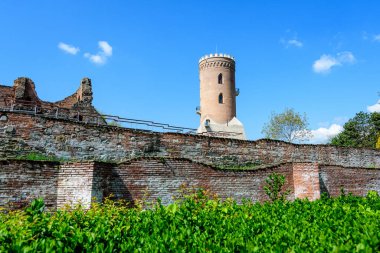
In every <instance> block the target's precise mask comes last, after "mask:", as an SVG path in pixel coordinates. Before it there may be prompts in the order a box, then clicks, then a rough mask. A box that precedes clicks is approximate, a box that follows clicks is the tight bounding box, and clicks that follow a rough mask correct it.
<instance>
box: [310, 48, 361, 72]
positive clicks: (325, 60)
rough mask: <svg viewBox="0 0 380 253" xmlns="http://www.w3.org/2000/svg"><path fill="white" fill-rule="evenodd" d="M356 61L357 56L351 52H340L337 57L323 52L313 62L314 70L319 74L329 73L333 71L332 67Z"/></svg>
mask: <svg viewBox="0 0 380 253" xmlns="http://www.w3.org/2000/svg"><path fill="white" fill-rule="evenodd" d="M355 61H356V59H355V56H354V55H353V54H352V53H351V52H341V53H338V54H337V56H336V57H334V56H331V55H326V54H323V55H322V56H321V57H320V58H319V59H318V60H316V61H315V62H314V64H313V70H314V72H315V73H318V74H327V73H329V72H330V71H331V68H333V67H335V66H342V65H343V64H346V63H351V64H352V63H354V62H355Z"/></svg>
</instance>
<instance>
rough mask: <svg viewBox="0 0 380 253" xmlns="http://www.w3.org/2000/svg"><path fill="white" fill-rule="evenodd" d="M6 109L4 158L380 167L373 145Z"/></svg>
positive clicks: (1, 128) (0, 131)
mask: <svg viewBox="0 0 380 253" xmlns="http://www.w3.org/2000/svg"><path fill="white" fill-rule="evenodd" d="M0 113H1V112H0ZM2 114H4V115H7V118H8V119H7V120H6V121H0V139H1V140H2V141H1V142H0V156H3V157H4V156H8V157H9V156H17V155H19V154H22V153H23V152H25V151H26V152H30V151H38V152H41V153H45V154H54V155H56V156H58V157H63V158H69V159H70V158H77V159H84V160H91V159H95V160H105V161H108V160H115V161H120V160H127V159H131V158H134V157H141V156H156V157H163V156H164V157H179V158H188V159H191V160H193V161H197V162H202V163H205V164H213V165H244V164H246V163H254V164H264V165H274V164H279V163H285V162H297V163H302V162H306V163H319V164H328V165H339V166H346V167H375V168H379V167H380V151H378V150H374V149H360V148H359V149H355V148H343V147H335V146H328V145H295V144H290V143H285V142H281V141H273V140H258V141H242V140H234V139H227V138H225V139H224V138H213V137H207V136H199V135H186V134H176V133H154V132H153V133H147V132H142V131H137V130H131V129H125V128H118V127H111V126H101V125H96V124H85V123H81V122H72V121H67V120H59V119H51V118H44V117H36V116H33V115H26V114H22V113H9V112H8V113H7V112H3V113H2Z"/></svg>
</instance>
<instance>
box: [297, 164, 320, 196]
mask: <svg viewBox="0 0 380 253" xmlns="http://www.w3.org/2000/svg"><path fill="white" fill-rule="evenodd" d="M293 181H294V197H295V198H308V199H309V200H316V199H319V198H320V196H321V193H320V185H319V166H318V164H317V163H295V164H293Z"/></svg>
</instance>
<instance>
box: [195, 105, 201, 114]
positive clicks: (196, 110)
mask: <svg viewBox="0 0 380 253" xmlns="http://www.w3.org/2000/svg"><path fill="white" fill-rule="evenodd" d="M195 112H196V113H197V114H199V115H201V107H200V106H197V107H195Z"/></svg>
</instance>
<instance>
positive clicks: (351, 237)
mask: <svg viewBox="0 0 380 253" xmlns="http://www.w3.org/2000/svg"><path fill="white" fill-rule="evenodd" d="M379 250H380V197H379V195H378V194H376V193H374V192H370V193H369V194H368V196H367V197H355V196H352V195H345V196H341V197H339V198H334V199H333V198H323V199H320V200H316V201H313V202H310V201H308V200H298V199H297V200H295V201H293V202H281V201H274V202H273V203H269V202H266V203H252V202H250V201H244V202H243V204H237V203H236V202H235V201H233V200H226V201H221V200H220V199H218V198H217V197H216V196H211V195H209V194H208V192H207V191H204V190H196V191H192V192H190V193H189V192H184V193H182V195H180V196H179V197H178V199H177V200H176V201H175V202H174V203H173V204H170V205H168V206H163V205H162V204H161V203H160V201H158V202H157V203H155V204H153V206H151V209H146V210H144V209H142V208H128V207H127V205H126V203H122V202H112V201H109V200H107V201H106V202H105V203H104V204H96V203H94V204H93V205H92V207H91V208H90V209H88V210H84V209H83V208H82V207H81V206H77V207H76V208H74V209H64V210H59V211H57V212H54V213H49V212H45V211H44V204H43V202H42V201H41V200H36V201H34V202H33V203H32V204H31V205H30V206H29V207H28V208H27V209H26V210H25V211H10V212H4V211H3V212H0V252H378V251H379Z"/></svg>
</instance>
